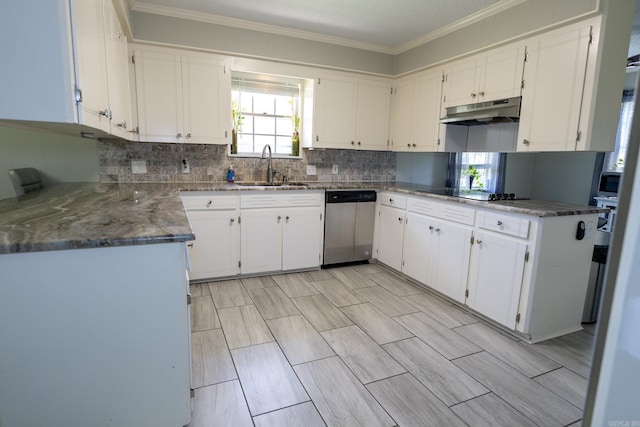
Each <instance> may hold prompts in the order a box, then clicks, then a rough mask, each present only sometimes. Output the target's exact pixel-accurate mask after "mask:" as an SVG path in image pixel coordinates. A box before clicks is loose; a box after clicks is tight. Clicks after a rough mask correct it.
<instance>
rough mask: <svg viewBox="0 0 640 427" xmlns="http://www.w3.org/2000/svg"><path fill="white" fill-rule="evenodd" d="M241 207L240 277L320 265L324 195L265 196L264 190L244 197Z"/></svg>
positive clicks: (313, 193)
mask: <svg viewBox="0 0 640 427" xmlns="http://www.w3.org/2000/svg"><path fill="white" fill-rule="evenodd" d="M278 193H279V192H278ZM240 205H241V211H240V212H241V213H240V218H241V223H240V229H241V236H242V237H241V249H240V253H241V255H240V258H241V267H240V273H241V274H254V273H263V272H272V271H287V270H301V269H310V268H316V267H319V266H320V264H321V261H322V260H321V253H322V242H323V235H324V193H323V192H306V191H295V192H291V193H283V194H265V192H264V191H262V192H259V193H252V194H243V195H241V196H240Z"/></svg>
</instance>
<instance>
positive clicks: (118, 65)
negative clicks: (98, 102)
mask: <svg viewBox="0 0 640 427" xmlns="http://www.w3.org/2000/svg"><path fill="white" fill-rule="evenodd" d="M104 18H105V20H104V23H105V42H106V52H107V76H108V79H109V88H108V89H109V109H110V110H111V133H112V134H114V135H117V136H119V137H121V138H127V139H131V133H130V132H129V130H130V129H132V128H133V126H132V115H131V93H130V83H129V54H128V50H127V38H126V37H125V35H124V33H123V31H122V28H121V27H120V22H119V21H118V16H117V15H116V11H115V9H114V8H113V3H112V2H111V1H105V2H104Z"/></svg>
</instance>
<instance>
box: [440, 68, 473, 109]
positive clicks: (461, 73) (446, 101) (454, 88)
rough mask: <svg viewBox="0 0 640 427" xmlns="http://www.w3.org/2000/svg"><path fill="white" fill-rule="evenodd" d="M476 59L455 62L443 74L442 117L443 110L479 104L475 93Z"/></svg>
mask: <svg viewBox="0 0 640 427" xmlns="http://www.w3.org/2000/svg"><path fill="white" fill-rule="evenodd" d="M477 61H478V60H477V57H473V58H469V59H464V60H460V61H456V62H454V63H452V64H450V65H449V67H448V68H447V71H446V72H445V82H444V83H445V84H444V87H445V90H444V93H443V95H444V96H443V98H442V109H443V112H442V115H443V116H444V115H445V114H446V111H444V109H446V108H448V107H454V106H456V105H465V104H471V103H474V102H480V101H479V100H478V93H477V85H478V83H477V81H476V64H477Z"/></svg>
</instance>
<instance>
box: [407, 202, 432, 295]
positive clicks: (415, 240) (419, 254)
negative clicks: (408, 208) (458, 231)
mask: <svg viewBox="0 0 640 427" xmlns="http://www.w3.org/2000/svg"><path fill="white" fill-rule="evenodd" d="M433 222H434V221H433V218H430V217H428V216H426V215H420V214H416V213H413V212H407V215H406V219H405V228H404V230H405V233H404V245H403V248H402V258H403V260H402V272H403V273H404V274H406V275H407V276H409V277H412V278H414V279H416V280H417V281H418V282H421V283H424V284H426V285H431V280H430V279H431V272H432V270H433V266H434V262H433V261H434V253H433V252H432V245H431V242H432V235H433V225H432V223H433ZM429 226H431V229H429Z"/></svg>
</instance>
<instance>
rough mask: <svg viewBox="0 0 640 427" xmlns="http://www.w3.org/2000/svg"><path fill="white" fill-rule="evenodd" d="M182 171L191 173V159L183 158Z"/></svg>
mask: <svg viewBox="0 0 640 427" xmlns="http://www.w3.org/2000/svg"><path fill="white" fill-rule="evenodd" d="M182 173H189V161H188V160H187V159H186V158H184V157H183V158H182Z"/></svg>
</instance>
